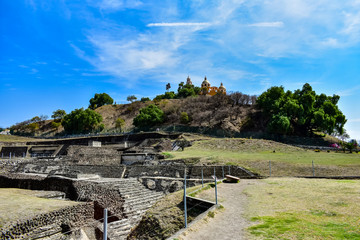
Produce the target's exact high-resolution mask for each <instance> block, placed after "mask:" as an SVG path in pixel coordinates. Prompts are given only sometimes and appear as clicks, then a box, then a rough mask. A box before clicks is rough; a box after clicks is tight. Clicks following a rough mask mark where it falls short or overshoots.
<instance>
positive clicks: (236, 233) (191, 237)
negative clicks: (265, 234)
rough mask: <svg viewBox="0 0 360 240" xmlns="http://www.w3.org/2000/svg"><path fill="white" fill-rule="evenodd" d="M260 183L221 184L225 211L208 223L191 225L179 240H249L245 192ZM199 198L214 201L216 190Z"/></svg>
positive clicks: (220, 194)
mask: <svg viewBox="0 0 360 240" xmlns="http://www.w3.org/2000/svg"><path fill="white" fill-rule="evenodd" d="M259 183H260V182H259V180H253V179H249V180H245V179H242V180H241V181H240V183H237V184H229V183H222V184H219V185H218V201H219V203H220V204H222V205H223V206H224V209H222V210H220V211H219V210H217V211H216V212H217V213H216V214H215V217H214V218H210V217H207V219H208V221H205V220H201V221H199V222H197V223H195V224H194V225H191V227H189V229H188V230H187V231H185V232H184V233H182V234H181V235H180V236H179V239H182V240H185V239H186V240H200V239H206V240H212V239H214V240H215V239H222V240H223V239H232V240H234V239H236V240H238V239H239V240H240V239H247V237H246V236H247V235H246V231H245V229H246V228H247V227H249V226H250V222H248V221H247V220H246V219H245V218H244V217H243V213H244V206H245V204H246V201H247V197H246V195H245V194H244V193H243V190H244V188H246V187H247V186H248V185H250V184H251V185H253V184H259ZM197 197H200V198H204V199H209V200H212V201H214V190H213V189H209V190H207V191H205V192H202V193H201V194H200V195H199V196H197Z"/></svg>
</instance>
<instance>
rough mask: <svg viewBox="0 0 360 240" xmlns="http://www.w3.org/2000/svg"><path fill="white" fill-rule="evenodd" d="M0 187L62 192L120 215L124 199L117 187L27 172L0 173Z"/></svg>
mask: <svg viewBox="0 0 360 240" xmlns="http://www.w3.org/2000/svg"><path fill="white" fill-rule="evenodd" d="M0 187H2V188H22V189H30V190H46V191H60V192H64V193H65V195H66V198H68V199H71V200H82V201H95V202H97V204H98V205H99V207H102V208H105V207H106V208H108V209H109V211H110V212H111V213H112V214H115V215H119V216H121V214H122V212H123V209H122V205H123V203H124V199H123V198H122V197H121V195H120V193H119V191H118V190H117V189H112V188H111V186H105V185H101V184H98V183H94V182H89V181H81V180H74V179H69V178H64V177H48V178H45V177H41V176H36V175H27V174H11V175H0Z"/></svg>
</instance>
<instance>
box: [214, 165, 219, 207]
mask: <svg viewBox="0 0 360 240" xmlns="http://www.w3.org/2000/svg"><path fill="white" fill-rule="evenodd" d="M214 178H215V202H216V205H217V204H218V200H217V181H216V171H215V167H214Z"/></svg>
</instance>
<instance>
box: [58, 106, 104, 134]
mask: <svg viewBox="0 0 360 240" xmlns="http://www.w3.org/2000/svg"><path fill="white" fill-rule="evenodd" d="M101 122H102V116H101V115H100V114H99V113H97V112H95V111H94V110H91V109H89V108H88V109H86V110H84V109H83V108H80V109H75V110H74V111H72V112H71V113H69V114H68V115H66V116H65V117H64V120H63V121H62V125H63V126H64V129H65V132H67V133H70V134H78V133H89V132H93V131H101V130H103V129H104V125H101V124H100V123H101Z"/></svg>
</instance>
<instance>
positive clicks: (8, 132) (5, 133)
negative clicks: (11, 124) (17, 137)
mask: <svg viewBox="0 0 360 240" xmlns="http://www.w3.org/2000/svg"><path fill="white" fill-rule="evenodd" d="M0 134H1V135H11V134H10V129H5V130H4V131H2V132H0Z"/></svg>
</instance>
